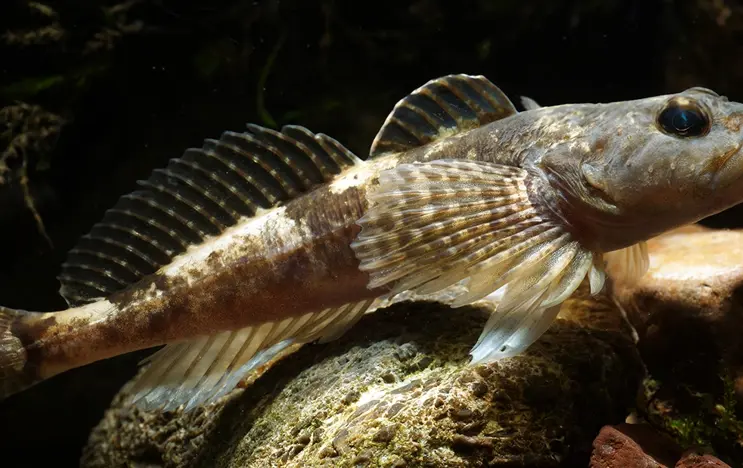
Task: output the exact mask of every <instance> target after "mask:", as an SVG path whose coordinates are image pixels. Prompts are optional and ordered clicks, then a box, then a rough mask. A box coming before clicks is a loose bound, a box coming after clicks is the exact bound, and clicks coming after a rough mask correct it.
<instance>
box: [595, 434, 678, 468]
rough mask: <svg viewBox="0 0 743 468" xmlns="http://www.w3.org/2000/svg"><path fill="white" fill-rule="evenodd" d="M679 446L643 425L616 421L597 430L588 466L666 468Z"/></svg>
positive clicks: (672, 460) (676, 453)
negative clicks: (599, 430)
mask: <svg viewBox="0 0 743 468" xmlns="http://www.w3.org/2000/svg"><path fill="white" fill-rule="evenodd" d="M680 455H681V449H680V448H679V447H678V446H677V445H676V443H675V442H674V441H673V440H671V439H669V438H668V437H666V436H664V435H661V434H660V433H658V432H657V431H656V430H655V429H653V428H652V427H650V426H648V425H646V424H620V425H617V426H606V427H603V428H602V429H601V432H600V433H599V435H598V437H596V440H594V441H593V454H592V455H591V464H590V467H591V468H625V467H630V466H636V467H644V468H670V467H673V466H674V463H675V461H676V460H678V458H679V457H680Z"/></svg>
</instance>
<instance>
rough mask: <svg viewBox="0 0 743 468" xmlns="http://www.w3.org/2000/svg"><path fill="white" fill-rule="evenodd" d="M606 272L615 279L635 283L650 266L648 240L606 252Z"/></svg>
mask: <svg viewBox="0 0 743 468" xmlns="http://www.w3.org/2000/svg"><path fill="white" fill-rule="evenodd" d="M604 261H605V262H606V272H607V274H608V275H609V277H611V278H612V279H613V280H614V281H616V282H618V283H621V284H624V285H628V286H630V285H633V284H635V283H637V281H639V280H640V278H642V277H643V276H644V275H645V273H647V271H648V268H650V257H649V255H648V245H647V243H646V242H644V241H643V242H638V243H637V244H633V245H630V246H629V247H625V248H624V249H619V250H613V251H611V252H606V253H605V254H604Z"/></svg>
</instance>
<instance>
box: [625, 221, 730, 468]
mask: <svg viewBox="0 0 743 468" xmlns="http://www.w3.org/2000/svg"><path fill="white" fill-rule="evenodd" d="M648 250H649V253H650V269H649V271H648V273H647V274H646V275H645V276H644V277H643V278H642V279H641V280H640V281H639V282H638V283H637V284H635V285H632V286H628V285H622V284H615V285H613V289H614V292H615V294H616V298H617V300H618V303H619V304H620V305H621V306H622V308H623V309H624V310H625V312H626V315H627V317H628V320H629V322H630V323H631V324H632V325H633V326H634V328H635V329H636V331H637V336H638V348H639V350H640V353H641V355H642V357H643V360H644V362H645V364H646V366H647V369H648V373H649V378H648V379H646V382H645V392H644V394H643V395H642V398H641V400H640V402H639V408H638V410H639V411H640V412H641V413H642V414H643V416H644V417H646V418H647V419H648V420H649V421H650V422H651V423H652V424H653V425H656V426H659V427H662V428H664V429H665V430H667V431H668V432H670V433H671V434H672V435H674V436H675V437H676V438H677V439H678V441H679V442H680V443H681V444H682V445H683V446H694V445H709V446H711V447H712V448H714V450H715V451H716V452H717V453H724V454H725V455H726V456H728V457H731V459H732V460H734V461H735V462H736V463H743V445H741V441H743V422H741V417H740V415H739V414H737V412H736V409H735V408H736V406H738V407H740V403H743V340H741V339H740V336H741V330H743V302H741V299H742V298H743V296H742V295H741V293H742V292H743V287H742V286H743V230H716V229H708V228H704V227H701V226H689V227H686V228H683V229H679V230H675V231H672V232H669V233H667V234H665V235H662V236H659V237H658V238H656V239H653V240H651V241H650V242H649V243H648Z"/></svg>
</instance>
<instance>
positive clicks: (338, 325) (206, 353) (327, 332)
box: [130, 299, 375, 411]
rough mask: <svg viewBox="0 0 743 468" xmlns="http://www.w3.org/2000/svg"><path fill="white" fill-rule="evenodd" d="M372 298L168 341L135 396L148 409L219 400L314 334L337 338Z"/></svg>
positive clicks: (189, 406)
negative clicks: (257, 323)
mask: <svg viewBox="0 0 743 468" xmlns="http://www.w3.org/2000/svg"><path fill="white" fill-rule="evenodd" d="M374 302H375V301H374V300H372V299H370V300H365V301H362V302H358V303H351V304H346V305H344V306H341V307H337V308H330V309H324V310H322V311H319V312H312V313H306V314H303V315H301V316H298V317H291V318H287V319H284V320H281V321H276V322H266V323H263V324H260V325H256V326H252V327H246V328H242V329H240V330H232V331H225V332H221V333H218V334H215V335H212V336H202V337H199V338H196V339H193V340H189V341H186V342H181V343H173V344H169V345H166V346H165V347H164V348H162V349H160V350H159V351H157V352H156V353H154V354H153V355H151V356H149V357H148V358H146V359H145V360H144V361H143V363H149V364H150V366H149V368H147V369H146V370H145V371H144V372H143V373H142V374H140V375H139V376H138V377H136V379H135V381H134V382H133V387H132V390H131V392H130V397H131V400H132V402H133V403H134V404H135V405H136V406H137V407H139V408H141V409H143V410H146V411H153V410H161V411H172V410H175V409H177V408H179V407H182V408H183V410H184V411H190V410H192V409H193V408H196V407H198V406H202V405H206V404H209V403H213V402H216V401H217V400H219V399H220V398H221V397H223V396H225V395H226V394H227V393H229V392H231V391H232V390H233V389H234V388H235V387H236V386H237V385H238V384H239V383H240V381H242V380H243V379H245V378H246V377H249V376H250V375H251V374H252V373H254V372H257V371H259V370H260V369H261V368H263V367H264V366H266V365H267V364H270V363H272V362H275V361H276V360H278V359H280V358H281V357H283V356H285V355H286V354H289V353H291V352H293V351H295V350H296V349H298V348H299V347H300V346H301V345H303V344H305V343H309V342H312V341H315V340H319V341H320V342H327V341H330V340H333V339H335V338H337V337H339V336H340V335H342V334H343V333H344V332H345V331H347V330H348V329H349V328H350V327H352V326H353V325H354V324H355V323H356V322H357V321H358V320H359V319H360V318H361V317H362V316H363V315H364V314H365V313H366V312H367V311H368V310H369V309H370V308H371V307H372V305H373V304H374Z"/></svg>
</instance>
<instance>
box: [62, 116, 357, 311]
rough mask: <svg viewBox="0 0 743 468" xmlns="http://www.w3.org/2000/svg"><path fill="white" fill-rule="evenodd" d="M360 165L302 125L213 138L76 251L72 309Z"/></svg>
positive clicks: (112, 212)
mask: <svg viewBox="0 0 743 468" xmlns="http://www.w3.org/2000/svg"><path fill="white" fill-rule="evenodd" d="M360 161H361V160H360V159H359V158H357V157H356V156H355V155H354V154H353V153H351V152H350V151H349V150H347V149H346V148H345V147H343V146H342V145H341V144H340V143H338V142H337V141H335V140H334V139H332V138H330V137H329V136H327V135H324V134H314V133H311V132H310V131H309V130H307V129H306V128H303V127H298V126H285V127H283V128H282V129H281V131H280V132H278V131H274V130H270V129H266V128H263V127H260V126H257V125H252V124H249V125H248V126H247V131H246V132H242V133H236V132H229V131H228V132H224V133H223V134H222V135H221V137H220V138H219V140H214V139H207V140H205V141H204V144H203V146H202V147H201V148H191V149H188V150H186V151H185V152H184V154H183V155H182V156H181V157H180V158H176V159H171V160H170V162H169V163H168V165H167V167H165V168H164V169H156V170H155V171H154V172H153V173H152V175H151V176H150V177H149V179H147V180H143V181H139V184H140V185H141V187H142V188H141V189H139V190H137V191H134V192H132V193H129V194H127V195H124V196H122V197H121V198H120V199H119V201H118V202H117V203H116V204H115V205H114V206H113V207H112V208H111V209H109V210H108V211H107V212H106V214H105V215H104V217H103V219H102V220H101V221H100V222H99V223H98V224H96V225H95V226H94V227H93V228H92V230H91V231H90V233H88V234H86V235H85V236H83V237H82V238H81V239H80V241H79V242H78V244H77V245H76V246H75V247H74V248H73V249H72V250H71V251H70V253H69V255H68V258H67V261H66V262H65V263H64V264H63V266H62V272H61V274H60V275H59V280H60V282H61V288H60V293H61V294H62V296H63V297H64V298H65V300H66V301H67V302H68V304H69V305H70V306H73V307H74V306H78V305H81V304H85V303H89V302H93V301H95V300H97V299H99V298H102V297H106V296H108V295H110V294H111V293H113V292H116V291H118V290H121V289H124V288H125V287H127V286H129V285H130V284H133V283H135V282H137V281H138V280H140V279H141V278H143V277H144V276H146V275H149V274H151V273H154V272H155V271H157V270H158V269H159V268H160V267H162V266H164V265H166V264H167V263H169V262H170V261H171V260H172V259H173V258H174V257H175V256H177V255H179V254H181V253H183V252H185V251H186V249H187V248H188V247H190V246H192V245H195V244H199V243H201V242H203V241H204V240H205V239H207V238H209V237H211V236H216V235H219V234H220V233H221V232H223V231H224V230H225V229H226V228H228V227H230V226H232V225H234V224H236V223H237V222H238V221H239V220H240V219H243V218H245V217H251V216H254V215H255V214H256V213H257V212H258V211H259V210H262V209H267V208H271V207H274V206H277V205H279V204H281V203H282V202H286V201H288V200H290V199H292V198H294V197H296V196H298V195H301V194H303V193H306V192H307V191H309V190H311V189H312V188H313V187H315V186H317V185H318V184H321V183H324V182H327V181H328V180H330V179H332V178H333V177H334V176H335V175H336V174H338V173H340V172H341V171H342V170H343V168H344V167H347V166H350V165H353V164H356V163H358V162H360Z"/></svg>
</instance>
